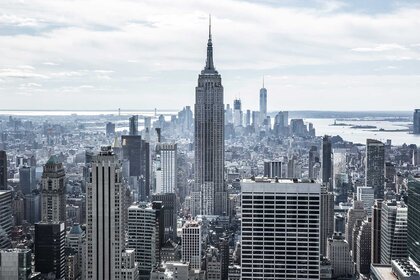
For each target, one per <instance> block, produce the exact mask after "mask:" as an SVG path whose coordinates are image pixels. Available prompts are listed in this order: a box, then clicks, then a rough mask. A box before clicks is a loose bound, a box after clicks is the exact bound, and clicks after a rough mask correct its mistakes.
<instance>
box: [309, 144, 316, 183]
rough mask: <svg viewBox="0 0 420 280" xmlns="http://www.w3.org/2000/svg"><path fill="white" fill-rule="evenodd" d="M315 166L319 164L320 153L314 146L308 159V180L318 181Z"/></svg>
mask: <svg viewBox="0 0 420 280" xmlns="http://www.w3.org/2000/svg"><path fill="white" fill-rule="evenodd" d="M315 164H319V152H318V148H317V147H316V146H312V147H311V149H310V150H309V158H308V178H309V179H311V180H315V179H317V175H318V174H316V172H315V170H316V168H315Z"/></svg>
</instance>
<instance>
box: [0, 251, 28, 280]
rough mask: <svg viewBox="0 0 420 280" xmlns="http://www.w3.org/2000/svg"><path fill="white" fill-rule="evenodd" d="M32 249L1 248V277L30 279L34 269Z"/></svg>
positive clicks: (12, 279)
mask: <svg viewBox="0 0 420 280" xmlns="http://www.w3.org/2000/svg"><path fill="white" fill-rule="evenodd" d="M31 262H32V256H31V250H30V249H7V250H0V279H8V280H26V279H30V278H29V277H30V274H31V270H32V263H31Z"/></svg>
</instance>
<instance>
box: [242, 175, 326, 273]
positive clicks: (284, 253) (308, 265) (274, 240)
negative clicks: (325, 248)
mask: <svg viewBox="0 0 420 280" xmlns="http://www.w3.org/2000/svg"><path fill="white" fill-rule="evenodd" d="M241 188H242V198H241V200H242V201H241V205H242V207H241V208H242V213H241V217H242V242H241V243H242V248H241V263H242V275H241V279H243V280H251V279H319V271H320V265H319V261H320V258H319V254H320V233H319V231H320V208H321V205H320V203H321V186H320V185H319V184H317V183H302V182H297V181H294V180H291V179H280V180H278V181H277V180H271V179H269V180H267V179H264V178H258V177H257V178H255V181H253V180H244V181H242V182H241Z"/></svg>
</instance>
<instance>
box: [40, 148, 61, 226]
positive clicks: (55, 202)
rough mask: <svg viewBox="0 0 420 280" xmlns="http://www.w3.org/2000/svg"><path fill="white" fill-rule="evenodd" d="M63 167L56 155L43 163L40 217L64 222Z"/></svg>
mask: <svg viewBox="0 0 420 280" xmlns="http://www.w3.org/2000/svg"><path fill="white" fill-rule="evenodd" d="M65 177H66V174H65V172H64V167H63V164H62V163H61V162H59V160H58V157H57V156H51V157H50V159H49V160H48V161H47V163H46V164H45V165H44V172H43V173H42V188H41V202H42V208H41V209H42V210H41V219H42V220H43V221H55V222H64V221H65V220H66V186H65V184H64V179H65Z"/></svg>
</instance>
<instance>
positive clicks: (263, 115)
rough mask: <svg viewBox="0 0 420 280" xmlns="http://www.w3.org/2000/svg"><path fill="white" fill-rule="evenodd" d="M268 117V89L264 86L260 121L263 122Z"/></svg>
mask: <svg viewBox="0 0 420 280" xmlns="http://www.w3.org/2000/svg"><path fill="white" fill-rule="evenodd" d="M266 117H267V89H266V88H265V87H264V78H263V86H262V88H261V89H260V121H261V122H263V121H264V120H265V118H266Z"/></svg>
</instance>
